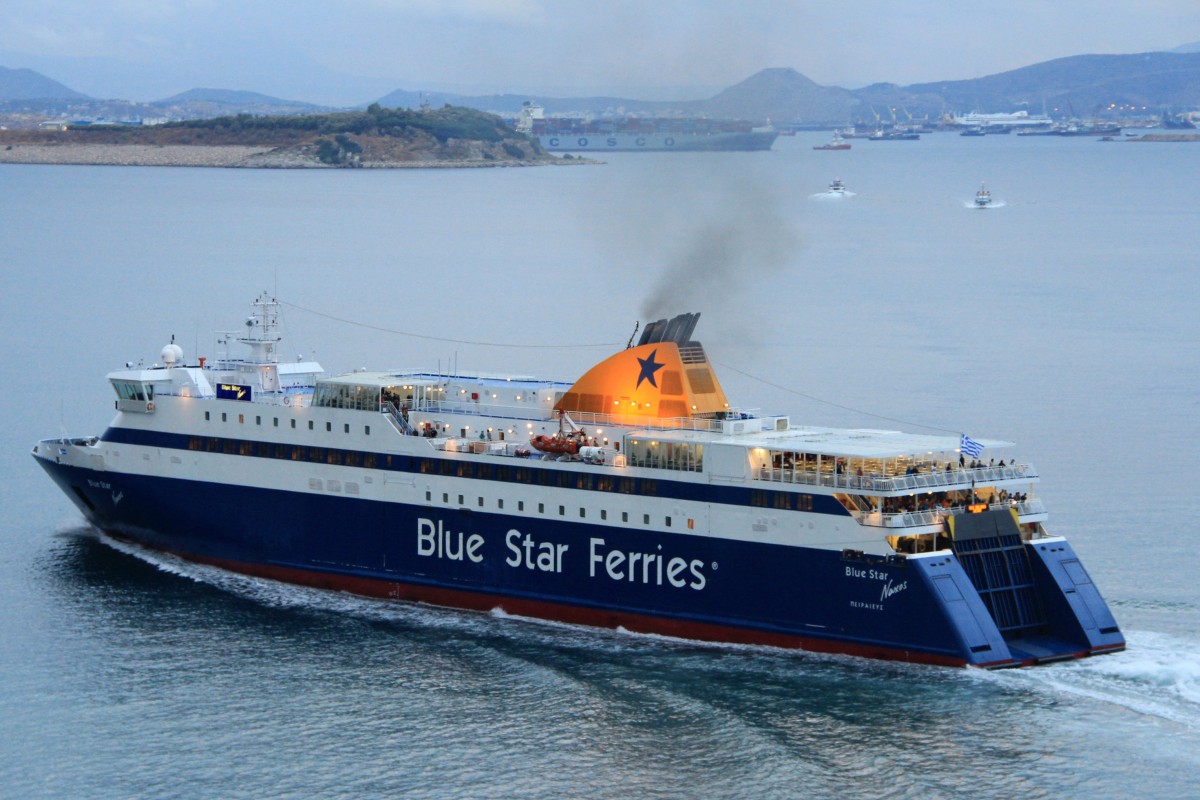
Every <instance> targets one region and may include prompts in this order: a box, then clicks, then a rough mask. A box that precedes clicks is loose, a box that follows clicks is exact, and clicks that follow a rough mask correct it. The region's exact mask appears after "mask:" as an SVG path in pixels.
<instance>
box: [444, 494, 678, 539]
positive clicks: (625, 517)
mask: <svg viewBox="0 0 1200 800" xmlns="http://www.w3.org/2000/svg"><path fill="white" fill-rule="evenodd" d="M465 499H466V498H465V497H464V496H463V495H461V494H460V495H458V506H459V507H460V508H462V507H464V506H465ZM425 502H427V503H432V502H433V492H432V491H430V490H426V492H425ZM476 502H477V505H478V506H479V508H483V507H484V499H483V498H482V497H477V498H476ZM442 503H444V504H446V505H449V504H450V493H449V492H442ZM496 508H497V509H498V510H500V511H503V510H504V498H502V497H500V498H496ZM523 511H525V501H524V500H518V501H517V513H521V512H523ZM537 513H539V514H545V513H546V504H545V503H538V504H537ZM558 515H559V516H560V517H565V516H566V515H567V507H566V506H564V505H560V506H559V507H558ZM579 518H580V519H587V509H586V508H584V507H583V506H580V507H579ZM600 519H601V520H602V521H607V520H608V509H604V508H602V509H600ZM621 522H623V523H627V522H629V512H628V511H622V512H621ZM642 524H643V525H649V524H650V515H649V514H643V515H642ZM663 526H664V527H667V528H669V527H671V517H663ZM694 528H695V520H693V519H688V529H689V530H690V529H694Z"/></svg>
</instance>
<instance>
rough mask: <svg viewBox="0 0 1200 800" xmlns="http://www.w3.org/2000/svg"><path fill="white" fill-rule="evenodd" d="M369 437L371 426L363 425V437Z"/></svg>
mask: <svg viewBox="0 0 1200 800" xmlns="http://www.w3.org/2000/svg"><path fill="white" fill-rule="evenodd" d="M370 435H371V426H370V425H363V436H370Z"/></svg>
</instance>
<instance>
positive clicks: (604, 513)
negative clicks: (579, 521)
mask: <svg viewBox="0 0 1200 800" xmlns="http://www.w3.org/2000/svg"><path fill="white" fill-rule="evenodd" d="M600 519H608V509H604V508H602V509H600Z"/></svg>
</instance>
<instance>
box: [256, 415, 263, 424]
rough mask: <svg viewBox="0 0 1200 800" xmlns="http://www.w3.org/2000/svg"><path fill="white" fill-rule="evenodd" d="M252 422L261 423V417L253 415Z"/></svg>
mask: <svg viewBox="0 0 1200 800" xmlns="http://www.w3.org/2000/svg"><path fill="white" fill-rule="evenodd" d="M254 424H255V425H262V417H259V416H255V417H254Z"/></svg>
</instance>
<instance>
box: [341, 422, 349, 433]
mask: <svg viewBox="0 0 1200 800" xmlns="http://www.w3.org/2000/svg"><path fill="white" fill-rule="evenodd" d="M349 432H350V423H349V422H347V423H346V425H345V430H344V431H343V433H349Z"/></svg>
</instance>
